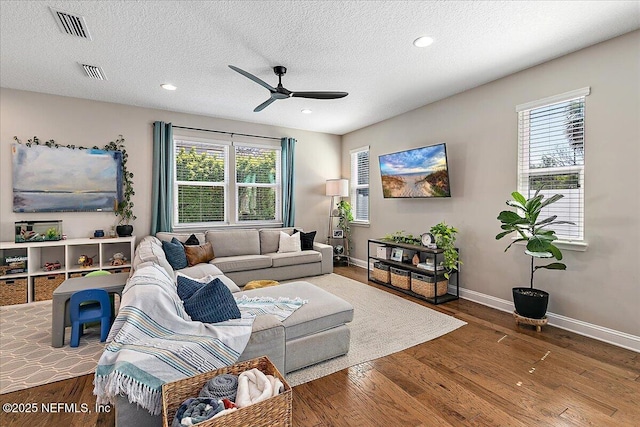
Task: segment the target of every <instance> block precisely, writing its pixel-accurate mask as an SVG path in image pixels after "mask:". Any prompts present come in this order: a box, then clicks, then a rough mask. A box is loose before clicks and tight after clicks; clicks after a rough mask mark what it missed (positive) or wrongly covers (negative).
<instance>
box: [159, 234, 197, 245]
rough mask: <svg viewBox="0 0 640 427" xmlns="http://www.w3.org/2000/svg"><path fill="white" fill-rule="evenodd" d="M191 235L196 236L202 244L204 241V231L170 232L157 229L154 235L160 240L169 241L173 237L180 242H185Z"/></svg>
mask: <svg viewBox="0 0 640 427" xmlns="http://www.w3.org/2000/svg"><path fill="white" fill-rule="evenodd" d="M191 236H196V238H197V239H198V242H199V243H196V244H202V243H204V242H205V239H204V233H170V232H167V231H159V232H157V233H156V237H157V238H158V239H160V240H164V241H167V242H170V241H171V239H173V238H174V237H175V238H176V239H178V240H180V241H181V242H182V243H185V242H186V241H187V240H189V238H190V237H191Z"/></svg>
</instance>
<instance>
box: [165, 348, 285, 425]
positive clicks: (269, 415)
mask: <svg viewBox="0 0 640 427" xmlns="http://www.w3.org/2000/svg"><path fill="white" fill-rule="evenodd" d="M253 368H258V369H259V370H260V371H262V372H263V373H265V374H267V375H273V376H274V377H276V378H278V379H279V380H280V381H282V384H284V392H282V393H280V394H279V395H277V396H275V397H272V398H270V399H267V400H263V401H262V402H258V403H254V404H253V405H250V406H245V407H244V408H240V409H238V410H237V411H233V412H230V413H228V414H226V415H222V416H220V417H218V418H213V419H210V420H207V421H203V422H201V423H198V424H197V426H198V427H240V426H251V427H271V426H274V427H275V426H285V427H290V426H291V425H292V418H291V415H292V409H291V402H292V394H291V393H292V392H291V387H290V386H289V384H287V382H286V381H285V379H284V377H283V376H282V375H281V374H280V372H279V371H278V369H277V368H276V367H275V366H274V365H273V363H271V361H270V360H269V358H268V357H266V356H262V357H258V358H257V359H252V360H247V361H246V362H240V363H236V364H235V365H232V366H227V367H225V368H221V369H218V370H215V371H211V372H205V373H203V374H198V375H195V376H193V377H189V378H185V379H183V380H179V381H174V382H171V383H166V384H163V385H162V420H163V425H164V426H165V427H171V423H173V418H174V417H175V415H176V412H177V411H178V408H179V407H180V405H181V404H182V402H184V401H185V400H187V399H188V398H190V397H197V396H198V393H200V390H201V389H202V387H204V385H205V383H206V382H207V381H209V380H210V379H211V378H213V377H215V376H218V375H220V374H234V375H240V374H241V373H242V372H244V371H248V370H249V369H253Z"/></svg>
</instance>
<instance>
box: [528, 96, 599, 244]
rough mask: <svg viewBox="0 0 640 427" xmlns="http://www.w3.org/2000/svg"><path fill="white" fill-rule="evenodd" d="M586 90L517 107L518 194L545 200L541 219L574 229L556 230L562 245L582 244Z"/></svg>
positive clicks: (563, 227)
mask: <svg viewBox="0 0 640 427" xmlns="http://www.w3.org/2000/svg"><path fill="white" fill-rule="evenodd" d="M588 94H589V88H585V89H579V90H577V91H573V92H568V93H566V94H562V95H558V96H555V97H551V98H546V99H544V100H540V101H535V102H532V103H528V104H524V105H521V106H518V107H517V108H516V110H517V111H518V191H519V192H520V193H522V194H523V195H524V196H525V197H526V198H530V197H532V196H533V195H534V194H535V192H536V191H537V190H538V189H542V190H541V194H543V195H544V196H545V198H548V197H550V196H552V195H554V194H563V195H564V197H563V198H562V199H560V200H559V201H557V202H556V203H553V204H551V205H549V206H547V207H546V208H545V209H544V210H543V211H542V213H541V219H543V218H546V217H548V216H552V215H557V217H558V220H560V221H571V222H573V223H575V224H576V225H575V226H574V225H562V224H561V225H558V226H556V227H555V228H554V230H555V232H556V235H557V236H558V238H559V239H560V240H566V241H578V242H580V241H584V170H585V165H584V156H585V137H584V136H585V133H584V129H585V97H586V95H588Z"/></svg>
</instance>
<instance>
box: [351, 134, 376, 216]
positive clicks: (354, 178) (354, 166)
mask: <svg viewBox="0 0 640 427" xmlns="http://www.w3.org/2000/svg"><path fill="white" fill-rule="evenodd" d="M363 152H366V153H367V155H368V157H369V166H368V169H367V183H366V184H358V174H359V167H358V165H359V164H358V154H360V153H363ZM349 162H350V166H351V179H350V188H349V198H350V199H351V205H352V212H353V214H354V219H353V221H351V224H355V225H358V224H359V225H369V224H370V223H371V149H370V147H369V146H368V145H365V146H363V147H358V148H354V149H352V150H350V151H349ZM362 189H367V190H368V192H369V195H368V196H367V218H366V219H359V218H357V212H358V198H357V194H358V193H357V192H358V190H362Z"/></svg>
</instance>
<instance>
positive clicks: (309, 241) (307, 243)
mask: <svg viewBox="0 0 640 427" xmlns="http://www.w3.org/2000/svg"><path fill="white" fill-rule="evenodd" d="M299 231H300V230H296V229H295V228H294V229H293V233H294V234H295V233H297V232H299ZM315 238H316V232H315V231H310V232H308V233H304V232H302V231H300V246H301V247H300V249H302V250H303V251H312V250H313V240H314V239H315Z"/></svg>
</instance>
